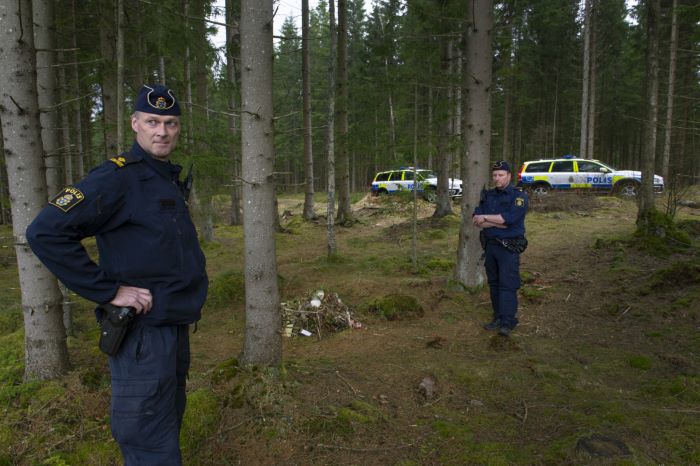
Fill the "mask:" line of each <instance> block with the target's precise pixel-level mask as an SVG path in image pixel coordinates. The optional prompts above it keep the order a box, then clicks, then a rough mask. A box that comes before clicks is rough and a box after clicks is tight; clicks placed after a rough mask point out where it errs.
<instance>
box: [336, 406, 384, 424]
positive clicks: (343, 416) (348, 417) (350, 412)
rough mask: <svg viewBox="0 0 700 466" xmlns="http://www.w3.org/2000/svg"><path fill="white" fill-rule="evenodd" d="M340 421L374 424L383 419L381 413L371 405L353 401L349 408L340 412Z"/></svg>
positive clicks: (341, 409)
mask: <svg viewBox="0 0 700 466" xmlns="http://www.w3.org/2000/svg"><path fill="white" fill-rule="evenodd" d="M337 417H338V420H339V421H341V422H358V423H360V424H374V423H376V422H377V421H379V420H380V419H381V417H382V416H381V412H380V411H379V410H378V409H377V408H375V407H374V406H372V405H371V404H369V403H366V402H364V401H360V400H353V401H352V402H351V403H350V405H349V406H346V407H344V408H340V409H339V410H338V415H337Z"/></svg>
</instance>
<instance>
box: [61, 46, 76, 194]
mask: <svg viewBox="0 0 700 466" xmlns="http://www.w3.org/2000/svg"><path fill="white" fill-rule="evenodd" d="M58 56H59V61H60V62H61V64H62V66H61V67H60V68H59V69H58V87H59V88H60V89H61V93H60V96H61V101H62V102H67V101H68V100H70V95H69V93H68V79H67V78H66V74H67V72H66V65H65V63H66V60H65V58H64V57H65V55H64V54H63V52H60V53H59V54H58ZM58 112H59V115H60V116H61V142H62V145H63V179H64V180H65V183H66V185H72V184H73V182H74V181H75V180H74V177H73V145H72V144H71V140H70V106H69V105H61V107H60V108H59V110H58Z"/></svg>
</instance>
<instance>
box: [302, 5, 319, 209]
mask: <svg viewBox="0 0 700 466" xmlns="http://www.w3.org/2000/svg"><path fill="white" fill-rule="evenodd" d="M310 50H311V49H310V47H309V0H301V82H302V91H301V92H302V102H303V104H302V105H303V115H302V118H303V131H304V178H305V179H306V180H305V187H306V189H305V191H304V218H305V219H306V220H313V219H314V218H316V212H315V211H314V155H313V139H312V137H313V133H312V128H311V125H312V123H311V74H310V73H311V69H310V65H311V60H310V58H311V51H310Z"/></svg>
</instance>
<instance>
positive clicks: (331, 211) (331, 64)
mask: <svg viewBox="0 0 700 466" xmlns="http://www.w3.org/2000/svg"><path fill="white" fill-rule="evenodd" d="M328 16H329V18H330V19H329V23H330V25H329V29H330V31H329V32H330V44H329V46H330V53H329V56H328V124H327V148H326V150H327V155H328V167H327V170H328V188H327V189H328V207H327V212H326V216H327V219H326V244H327V252H328V257H329V258H330V257H331V256H333V255H335V253H336V243H335V224H334V221H335V131H334V127H335V101H336V99H335V92H336V87H335V80H336V68H335V67H336V52H337V37H336V35H335V7H334V0H329V2H328Z"/></svg>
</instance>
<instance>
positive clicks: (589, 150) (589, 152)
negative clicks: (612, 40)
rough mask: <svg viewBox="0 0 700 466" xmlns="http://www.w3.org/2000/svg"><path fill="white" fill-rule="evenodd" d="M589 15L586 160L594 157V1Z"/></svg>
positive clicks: (595, 63)
mask: <svg viewBox="0 0 700 466" xmlns="http://www.w3.org/2000/svg"><path fill="white" fill-rule="evenodd" d="M592 2H593V3H592V5H591V13H590V16H591V17H590V19H589V26H590V28H591V32H590V36H591V37H590V46H589V48H590V52H589V53H590V57H589V58H588V59H589V62H590V76H589V81H588V123H587V125H586V126H587V129H588V135H587V136H586V137H587V139H588V140H587V141H586V158H587V159H592V158H594V157H595V112H596V94H597V92H596V73H597V72H598V57H597V51H596V49H597V43H596V42H597V34H596V28H597V22H598V21H597V19H596V16H597V12H596V0H592Z"/></svg>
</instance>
